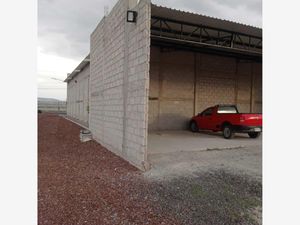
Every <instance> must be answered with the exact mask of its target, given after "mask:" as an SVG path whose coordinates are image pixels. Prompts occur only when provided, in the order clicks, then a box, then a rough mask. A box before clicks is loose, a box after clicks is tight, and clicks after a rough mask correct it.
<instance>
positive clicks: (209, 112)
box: [202, 108, 213, 116]
mask: <svg viewBox="0 0 300 225" xmlns="http://www.w3.org/2000/svg"><path fill="white" fill-rule="evenodd" d="M212 111H213V108H209V109H207V110H205V111H204V112H203V113H202V115H203V116H211V115H212Z"/></svg>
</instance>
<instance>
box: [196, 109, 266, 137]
mask: <svg viewBox="0 0 300 225" xmlns="http://www.w3.org/2000/svg"><path fill="white" fill-rule="evenodd" d="M190 129H191V131H192V132H198V131H199V130H211V131H214V132H218V131H222V132H223V136H224V138H226V139H230V138H231V137H232V136H233V135H234V133H248V135H249V137H250V138H257V137H259V136H260V133H261V132H262V114H257V113H256V114H254V113H247V114H245V113H239V112H238V110H237V107H236V106H235V105H216V106H213V107H209V108H207V109H205V110H204V111H203V112H202V113H199V114H198V115H197V116H194V117H193V118H192V119H191V121H190Z"/></svg>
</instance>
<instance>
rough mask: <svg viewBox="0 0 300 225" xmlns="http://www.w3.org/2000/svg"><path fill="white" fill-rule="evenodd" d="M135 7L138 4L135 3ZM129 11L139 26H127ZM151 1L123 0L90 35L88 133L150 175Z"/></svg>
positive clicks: (134, 24)
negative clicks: (135, 12)
mask: <svg viewBox="0 0 300 225" xmlns="http://www.w3.org/2000/svg"><path fill="white" fill-rule="evenodd" d="M135 2H137V1H135ZM128 9H133V10H135V11H137V12H138V17H137V23H128V22H126V18H127V17H126V13H127V10H128ZM150 11H151V4H150V1H149V0H141V1H140V2H139V4H138V5H136V6H135V5H134V1H131V0H120V1H119V2H118V3H117V4H116V5H115V6H114V8H113V9H112V11H111V13H110V14H109V15H108V16H106V17H104V18H103V19H102V21H101V22H100V23H99V25H98V26H97V28H96V29H95V31H94V32H93V33H92V35H91V48H90V49H91V52H90V57H91V63H90V66H91V77H90V90H91V91H90V130H91V132H92V134H93V137H94V139H95V140H96V141H98V142H99V143H101V144H102V145H103V146H104V147H106V148H107V149H109V150H111V151H113V152H114V153H116V154H118V155H120V156H121V157H123V158H125V159H126V160H128V161H129V162H131V163H132V164H133V165H135V166H137V167H138V168H140V169H147V166H148V163H147V129H148V121H147V118H148V116H147V113H148V91H149V62H150V17H151V14H150V13H151V12H150Z"/></svg>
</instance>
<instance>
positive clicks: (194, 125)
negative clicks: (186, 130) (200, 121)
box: [190, 121, 199, 133]
mask: <svg viewBox="0 0 300 225" xmlns="http://www.w3.org/2000/svg"><path fill="white" fill-rule="evenodd" d="M190 130H191V131H192V132H194V133H195V132H198V131H199V127H198V125H197V123H196V122H195V121H191V122H190Z"/></svg>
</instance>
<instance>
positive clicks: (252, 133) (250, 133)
mask: <svg viewBox="0 0 300 225" xmlns="http://www.w3.org/2000/svg"><path fill="white" fill-rule="evenodd" d="M248 135H249V137H250V138H258V137H259V136H260V132H249V133H248Z"/></svg>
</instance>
